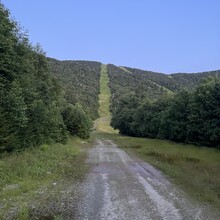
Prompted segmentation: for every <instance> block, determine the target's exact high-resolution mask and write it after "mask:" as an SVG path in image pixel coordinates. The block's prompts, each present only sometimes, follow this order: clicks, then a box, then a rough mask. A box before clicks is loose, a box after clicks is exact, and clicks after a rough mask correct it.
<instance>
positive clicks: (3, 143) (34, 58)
mask: <svg viewBox="0 0 220 220" xmlns="http://www.w3.org/2000/svg"><path fill="white" fill-rule="evenodd" d="M91 126H92V121H91V119H90V117H89V116H88V114H86V113H85V111H84V109H83V108H82V106H80V105H78V104H76V105H72V104H70V103H69V102H68V101H67V100H66V99H65V96H64V90H63V88H62V86H61V85H60V84H59V82H58V80H57V79H55V78H54V77H53V76H52V75H51V74H50V69H49V67H48V62H47V58H46V57H45V54H44V52H43V51H42V49H41V48H40V47H39V46H38V45H37V46H32V45H31V44H30V42H29V40H28V36H27V35H26V34H24V33H22V31H21V28H19V26H18V25H17V23H16V21H14V20H12V19H11V18H10V12H9V11H8V10H7V9H6V8H5V7H4V5H3V4H2V3H0V153H2V152H4V151H14V150H17V151H19V150H21V149H24V148H29V147H35V146H39V145H41V144H43V143H51V142H61V143H64V142H65V141H66V140H67V137H68V134H69V133H70V134H72V135H78V136H80V137H83V138H86V137H88V136H89V130H90V128H91Z"/></svg>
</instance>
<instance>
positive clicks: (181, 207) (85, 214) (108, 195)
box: [74, 140, 217, 220]
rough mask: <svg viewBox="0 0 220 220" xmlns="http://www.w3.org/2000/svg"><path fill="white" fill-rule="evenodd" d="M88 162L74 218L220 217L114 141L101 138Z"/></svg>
mask: <svg viewBox="0 0 220 220" xmlns="http://www.w3.org/2000/svg"><path fill="white" fill-rule="evenodd" d="M87 163H89V164H91V165H92V167H93V168H92V170H91V172H90V174H89V175H88V177H87V179H86V181H85V183H84V184H83V185H84V187H83V194H82V197H81V198H82V199H81V200H80V201H79V203H78V207H77V212H76V213H75V214H76V216H75V217H74V219H88V220H90V219H91V220H98V219H105V220H114V219H119V220H123V219H126V220H129V219H131V220H135V219H137V220H142V219H143V220H144V219H153V220H157V219H158V220H159V219H165V220H180V219H187V220H188V219H193V220H197V219H205V220H208V219H217V218H215V217H214V216H210V215H211V213H210V212H208V211H207V210H206V209H205V208H204V207H203V206H199V205H198V204H195V203H192V202H190V201H189V200H188V199H186V197H185V195H184V193H183V192H181V191H180V190H179V189H177V188H176V187H174V185H173V184H171V183H170V182H169V181H168V179H167V178H166V177H165V176H164V175H162V173H161V172H160V171H158V170H157V169H155V168H154V167H153V166H151V165H150V164H148V163H145V162H143V161H141V160H139V159H134V158H133V157H131V156H129V155H128V154H127V153H126V152H125V151H123V150H121V149H119V148H118V147H117V146H116V145H115V144H114V143H113V142H112V141H110V140H97V141H96V145H95V146H94V148H92V149H91V150H90V152H89V158H88V160H87ZM212 214H213V213H212Z"/></svg>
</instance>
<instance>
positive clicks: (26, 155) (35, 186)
mask: <svg viewBox="0 0 220 220" xmlns="http://www.w3.org/2000/svg"><path fill="white" fill-rule="evenodd" d="M84 144H85V143H82V142H81V140H80V139H78V138H70V139H69V142H68V143H67V144H66V145H62V144H53V145H50V146H49V145H43V146H41V147H40V148H36V149H28V150H26V151H24V152H21V153H17V154H16V153H13V154H11V155H9V156H7V155H6V156H4V157H3V158H2V159H1V160H0V176H1V178H0V189H1V190H0V198H1V200H0V219H4V217H3V216H4V214H5V213H7V212H8V211H9V210H17V211H16V212H17V213H20V215H21V216H22V214H23V215H24V216H22V217H20V218H19V219H28V217H27V216H26V217H25V214H24V213H25V212H26V211H27V210H28V208H27V207H28V206H29V205H30V204H32V202H33V201H34V202H37V203H38V204H45V206H46V205H47V203H48V202H50V201H51V200H53V199H54V198H56V199H58V198H59V197H60V196H61V191H62V190H65V189H63V187H66V186H64V185H63V183H65V182H68V181H71V182H72V181H78V180H80V179H82V178H83V176H84V174H85V173H86V171H87V170H88V168H87V166H86V165H85V163H84V161H85V159H86V153H85V152H84V151H82V150H81V147H82V146H83V145H84ZM54 184H55V185H56V186H55V187H54ZM41 190H43V192H44V193H43V194H42V195H41V194H39V192H40V191H41ZM44 208H45V207H44ZM24 210H26V211H24ZM26 214H27V213H26Z"/></svg>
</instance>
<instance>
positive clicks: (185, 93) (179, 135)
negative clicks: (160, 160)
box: [111, 77, 220, 148]
mask: <svg viewBox="0 0 220 220" xmlns="http://www.w3.org/2000/svg"><path fill="white" fill-rule="evenodd" d="M111 125H112V126H113V127H114V128H115V129H119V131H120V133H121V134H125V135H130V136H137V137H149V138H161V139H169V140H173V141H176V142H183V143H193V144H197V145H204V146H209V147H217V148H219V147H220V79H219V78H217V77H210V78H207V79H204V80H203V82H202V83H201V84H200V85H198V86H197V87H196V88H195V89H194V90H193V91H189V90H186V89H183V90H181V91H179V92H177V93H175V94H172V95H170V94H169V95H165V96H162V97H160V98H159V99H157V100H150V99H145V98H143V97H140V96H138V95H137V94H136V93H130V94H127V95H124V96H121V97H120V99H119V100H118V102H117V105H116V106H115V109H114V110H113V117H112V122H111Z"/></svg>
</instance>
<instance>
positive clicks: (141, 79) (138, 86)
mask: <svg viewBox="0 0 220 220" xmlns="http://www.w3.org/2000/svg"><path fill="white" fill-rule="evenodd" d="M108 75H109V79H110V82H109V87H110V90H111V93H112V98H111V108H114V106H115V105H116V104H117V103H118V101H119V99H120V97H122V96H124V95H125V94H127V93H133V94H136V95H138V96H140V97H141V98H146V97H147V98H148V99H150V100H156V99H158V98H160V97H161V96H164V95H165V94H172V93H176V92H178V91H180V90H181V89H183V88H186V89H188V90H193V89H194V88H195V87H196V86H197V85H198V84H199V83H200V82H201V81H202V80H203V79H205V78H208V77H210V76H212V77H213V76H216V77H220V70H216V71H210V72H202V73H190V74H189V73H176V74H170V75H168V74H163V73H157V72H151V71H146V70H140V69H135V68H129V67H118V66H115V65H112V64H109V65H108Z"/></svg>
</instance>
